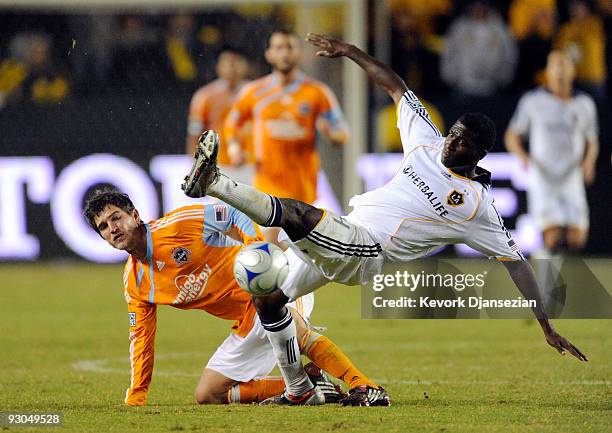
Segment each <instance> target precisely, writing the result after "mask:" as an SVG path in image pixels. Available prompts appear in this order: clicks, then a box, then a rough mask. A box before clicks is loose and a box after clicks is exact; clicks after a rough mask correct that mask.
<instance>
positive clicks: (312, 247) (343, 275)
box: [281, 211, 383, 299]
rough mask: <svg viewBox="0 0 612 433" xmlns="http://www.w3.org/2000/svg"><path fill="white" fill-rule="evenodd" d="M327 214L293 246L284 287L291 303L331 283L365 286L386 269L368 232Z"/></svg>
mask: <svg viewBox="0 0 612 433" xmlns="http://www.w3.org/2000/svg"><path fill="white" fill-rule="evenodd" d="M324 212H325V213H324V214H323V218H321V221H319V223H318V224H317V225H316V227H315V228H314V229H313V230H312V231H311V232H310V233H308V234H307V235H306V237H304V238H302V239H300V240H299V241H296V242H293V243H291V242H290V247H291V248H290V250H287V252H286V254H287V257H288V258H289V275H288V276H287V280H286V281H285V283H284V284H283V285H282V286H281V290H282V291H283V293H284V294H285V295H287V297H288V298H289V299H296V298H298V297H300V296H304V295H305V294H308V293H310V292H312V291H313V290H316V289H318V288H319V287H321V286H322V285H324V284H326V283H328V282H330V281H335V282H338V283H342V284H347V285H356V284H365V283H367V282H368V281H370V280H371V279H372V277H373V275H374V274H377V273H379V272H380V270H381V268H382V263H383V256H382V247H381V246H380V244H379V243H377V242H376V241H375V240H374V239H373V238H372V236H371V235H370V233H369V232H368V231H367V230H366V229H364V228H363V227H359V226H357V225H355V224H353V223H351V222H349V221H347V220H346V218H344V217H341V216H338V215H337V214H335V213H333V212H330V211H324ZM292 252H293V254H292ZM298 258H299V259H301V262H300V261H298V260H297V259H298Z"/></svg>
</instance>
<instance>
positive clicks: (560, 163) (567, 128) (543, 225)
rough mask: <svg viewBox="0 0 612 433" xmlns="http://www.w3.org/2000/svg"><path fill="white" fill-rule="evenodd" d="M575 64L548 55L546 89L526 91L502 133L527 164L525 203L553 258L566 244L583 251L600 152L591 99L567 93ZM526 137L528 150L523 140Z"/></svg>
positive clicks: (555, 54) (560, 55)
mask: <svg viewBox="0 0 612 433" xmlns="http://www.w3.org/2000/svg"><path fill="white" fill-rule="evenodd" d="M573 79H574V65H573V64H572V61H571V60H570V59H569V58H568V57H567V56H566V55H565V54H563V53H562V52H561V51H553V52H551V53H550V54H549V56H548V61H547V65H546V87H540V88H537V89H535V90H531V91H530V92H527V93H526V94H525V95H524V96H523V97H522V98H521V100H520V101H519V104H518V107H517V109H516V111H515V113H514V116H513V117H512V120H511V121H510V124H509V125H508V129H507V130H506V134H505V137H504V138H505V142H506V148H507V149H508V151H510V152H512V153H514V154H515V155H517V156H518V157H519V158H520V159H521V161H522V163H523V165H524V166H525V167H527V166H529V187H528V190H527V199H528V205H529V212H530V213H531V214H532V215H533V217H534V218H535V220H536V222H537V224H538V226H539V228H540V230H541V231H542V234H543V238H544V247H545V248H546V250H547V251H548V253H551V254H554V253H556V252H558V251H559V249H560V248H562V247H563V246H564V244H565V245H567V247H568V248H569V249H570V250H572V251H578V250H581V249H582V248H584V246H585V244H586V241H587V236H588V228H589V207H588V204H587V200H586V192H585V184H587V185H590V184H591V183H592V182H593V180H594V177H595V162H596V160H597V154H598V152H599V143H598V137H597V135H598V127H597V109H596V107H595V103H594V102H593V99H592V98H591V97H590V96H589V95H587V94H585V93H577V92H574V91H573V89H572V81H573ZM527 135H528V137H529V152H527V151H526V150H525V147H524V144H523V138H522V137H523V136H527Z"/></svg>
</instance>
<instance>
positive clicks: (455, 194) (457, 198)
mask: <svg viewBox="0 0 612 433" xmlns="http://www.w3.org/2000/svg"><path fill="white" fill-rule="evenodd" d="M464 203H465V198H464V196H463V194H462V193H460V192H459V191H457V190H456V189H454V190H452V191H451V193H450V194H449V195H448V196H446V204H447V205H449V206H452V207H457V206H461V205H462V204H464Z"/></svg>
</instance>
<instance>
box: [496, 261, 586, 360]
mask: <svg viewBox="0 0 612 433" xmlns="http://www.w3.org/2000/svg"><path fill="white" fill-rule="evenodd" d="M502 263H503V264H504V265H505V266H506V269H507V270H508V272H509V273H510V276H511V277H512V280H513V281H514V284H516V287H517V288H518V289H519V290H520V292H521V293H522V294H523V296H524V297H525V298H526V299H530V300H531V299H533V300H535V301H536V307H535V308H534V309H533V312H534V314H535V316H536V318H537V319H538V322H539V323H540V326H541V327H542V331H544V336H545V337H546V342H547V343H548V344H549V345H551V346H552V347H554V348H555V349H557V350H558V351H559V353H560V354H561V355H565V352H566V351H567V352H569V353H571V354H572V355H574V356H575V357H576V358H578V359H579V360H580V361H588V359H587V357H586V356H585V355H584V354H583V353H582V352H581V351H580V350H579V349H578V348H577V347H576V346H574V345H573V344H572V343H571V342H570V341H569V340H567V339H566V338H565V337H563V336H562V335H560V334H558V333H557V331H555V329H554V328H553V326H552V324H551V323H550V321H549V320H548V316H547V314H546V312H545V311H544V309H543V308H542V306H543V305H544V304H543V302H542V298H541V297H540V291H539V290H538V283H537V281H536V278H535V275H534V274H533V269H532V268H531V265H530V264H529V262H527V261H525V260H517V261H510V262H502Z"/></svg>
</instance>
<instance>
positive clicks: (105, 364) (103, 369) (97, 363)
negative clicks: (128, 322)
mask: <svg viewBox="0 0 612 433" xmlns="http://www.w3.org/2000/svg"><path fill="white" fill-rule="evenodd" d="M202 355H204V354H203V353H201V352H184V353H178V352H177V353H167V354H160V355H156V356H155V358H156V359H157V360H164V359H181V358H187V357H199V356H202ZM119 362H121V363H124V364H125V365H126V368H115V367H111V366H110V365H109V364H111V363H119ZM128 365H129V358H128V357H118V358H101V359H82V360H78V361H76V362H74V363H72V365H71V366H72V368H74V369H75V370H79V371H88V372H93V373H113V374H125V375H126V376H127V375H128V374H129V368H127V367H128ZM154 374H155V375H157V376H169V377H194V378H195V377H200V374H196V373H184V372H181V371H164V370H160V369H159V368H156V369H155V371H154ZM373 380H374V381H375V382H379V383H384V384H397V385H430V386H431V385H433V386H435V385H451V386H453V385H456V386H466V385H509V384H517V383H520V382H516V381H510V380H506V381H504V380H436V379H423V380H405V379H402V380H397V379H389V378H374V379H373ZM528 383H529V384H530V385H556V386H572V385H586V386H602V385H605V386H611V385H612V380H605V379H593V380H589V379H581V380H570V381H550V380H535V381H534V380H531V381H528Z"/></svg>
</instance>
